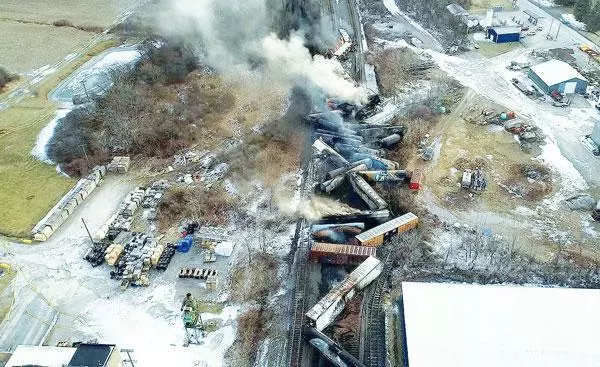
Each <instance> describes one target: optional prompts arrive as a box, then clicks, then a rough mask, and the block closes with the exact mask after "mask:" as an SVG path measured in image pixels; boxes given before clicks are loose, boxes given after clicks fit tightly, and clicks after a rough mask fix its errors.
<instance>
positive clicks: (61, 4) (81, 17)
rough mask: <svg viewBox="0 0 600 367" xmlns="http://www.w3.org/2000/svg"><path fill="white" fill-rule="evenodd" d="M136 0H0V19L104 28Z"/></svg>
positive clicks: (136, 0) (136, 1)
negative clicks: (58, 22)
mask: <svg viewBox="0 0 600 367" xmlns="http://www.w3.org/2000/svg"><path fill="white" fill-rule="evenodd" d="M139 2H140V1H139V0H108V1H95V0H78V1H72V0H53V1H48V0H28V1H26V2H24V1H22V0H2V2H1V3H0V14H1V18H2V19H11V20H18V21H29V22H40V23H47V24H52V22H54V21H57V20H61V19H65V20H68V21H70V22H71V23H73V24H75V25H93V26H100V27H107V26H109V25H110V24H112V22H113V21H114V19H115V18H116V17H117V16H118V15H119V14H121V13H123V12H125V11H127V10H128V9H129V8H130V7H131V6H132V5H136V4H138V3H139Z"/></svg>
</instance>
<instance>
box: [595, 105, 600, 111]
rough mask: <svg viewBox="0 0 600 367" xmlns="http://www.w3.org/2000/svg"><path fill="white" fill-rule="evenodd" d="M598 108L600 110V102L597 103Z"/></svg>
mask: <svg viewBox="0 0 600 367" xmlns="http://www.w3.org/2000/svg"><path fill="white" fill-rule="evenodd" d="M596 109H597V110H598V111H600V103H596Z"/></svg>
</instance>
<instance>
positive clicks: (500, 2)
mask: <svg viewBox="0 0 600 367" xmlns="http://www.w3.org/2000/svg"><path fill="white" fill-rule="evenodd" d="M494 6H503V7H504V9H507V10H508V9H512V2H511V1H509V0H473V1H471V7H470V8H469V9H468V10H469V11H470V12H472V13H485V12H486V10H487V9H490V8H492V7H494Z"/></svg>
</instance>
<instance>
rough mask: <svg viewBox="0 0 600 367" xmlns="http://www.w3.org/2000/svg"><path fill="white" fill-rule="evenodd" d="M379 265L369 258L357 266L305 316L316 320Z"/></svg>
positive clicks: (378, 262)
mask: <svg viewBox="0 0 600 367" xmlns="http://www.w3.org/2000/svg"><path fill="white" fill-rule="evenodd" d="M380 263H381V261H379V259H377V258H375V257H373V256H369V257H368V258H367V259H366V260H365V261H363V262H362V263H361V264H360V265H359V266H357V267H356V269H354V270H353V271H352V273H350V275H348V276H347V277H346V279H344V281H343V282H341V283H340V284H338V285H337V286H335V287H333V288H332V289H331V291H329V293H327V294H326V295H325V296H323V298H321V299H320V300H319V302H317V304H315V305H314V306H313V307H312V308H311V309H310V310H308V312H307V313H306V316H307V317H308V318H310V319H312V320H317V319H318V318H319V316H321V314H322V313H323V312H324V311H325V310H327V309H328V308H329V307H330V306H331V305H332V304H333V303H334V302H336V301H337V299H338V298H340V297H342V296H344V295H345V294H347V293H348V292H350V291H351V290H352V289H353V288H354V286H356V284H357V283H358V282H359V281H360V280H361V279H363V278H364V277H366V276H367V275H368V274H369V273H370V272H372V271H373V270H374V269H376V268H377V266H379V264H380Z"/></svg>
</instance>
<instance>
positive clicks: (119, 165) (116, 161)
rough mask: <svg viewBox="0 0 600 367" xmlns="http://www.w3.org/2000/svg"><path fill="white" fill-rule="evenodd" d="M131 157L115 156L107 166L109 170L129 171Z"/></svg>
mask: <svg viewBox="0 0 600 367" xmlns="http://www.w3.org/2000/svg"><path fill="white" fill-rule="evenodd" d="M130 163H131V158H129V157H114V158H113V159H112V161H111V162H110V163H109V164H108V165H107V166H106V168H107V169H108V171H109V172H114V173H127V171H128V170H129V164H130Z"/></svg>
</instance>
